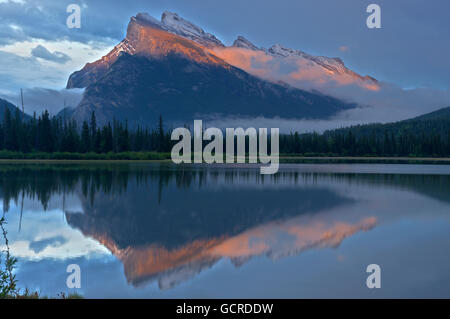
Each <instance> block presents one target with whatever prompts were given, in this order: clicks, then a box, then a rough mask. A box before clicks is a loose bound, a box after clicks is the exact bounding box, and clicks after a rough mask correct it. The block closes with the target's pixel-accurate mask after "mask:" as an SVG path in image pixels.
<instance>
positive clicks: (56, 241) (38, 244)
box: [29, 236, 67, 254]
mask: <svg viewBox="0 0 450 319" xmlns="http://www.w3.org/2000/svg"><path fill="white" fill-rule="evenodd" d="M66 242H67V239H66V238H64V237H63V236H55V237H51V238H46V239H42V240H38V241H34V242H31V243H30V245H29V246H30V249H31V250H32V251H34V252H35V253H36V254H38V253H40V252H41V251H43V250H44V249H45V248H47V247H59V246H62V245H64V244H65V243H66Z"/></svg>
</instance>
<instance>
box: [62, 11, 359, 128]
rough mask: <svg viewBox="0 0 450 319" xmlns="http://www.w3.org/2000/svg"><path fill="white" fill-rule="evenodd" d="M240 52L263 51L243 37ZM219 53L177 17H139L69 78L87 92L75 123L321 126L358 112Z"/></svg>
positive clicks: (195, 28)
mask: <svg viewBox="0 0 450 319" xmlns="http://www.w3.org/2000/svg"><path fill="white" fill-rule="evenodd" d="M234 46H235V47H239V48H245V49H250V50H260V49H258V48H257V47H256V46H255V45H253V44H252V43H251V42H250V41H248V40H246V39H245V38H243V37H239V38H238V39H237V40H236V41H235V43H234ZM218 47H219V48H220V47H224V45H223V44H222V43H221V42H220V41H219V40H218V39H217V38H216V37H214V36H213V35H212V34H210V33H207V32H205V31H204V30H202V29H201V28H200V27H198V26H196V25H194V24H193V23H191V22H188V21H186V20H184V19H183V18H181V17H179V16H178V15H177V14H173V13H170V12H165V13H164V14H163V15H162V19H161V21H158V20H156V19H154V18H152V17H151V16H149V15H147V14H137V15H136V17H132V18H131V20H130V23H129V25H128V29H127V35H126V37H125V39H124V40H122V41H121V42H120V43H119V44H118V45H117V46H115V47H114V49H113V50H112V51H111V52H110V53H108V54H107V55H106V56H104V57H102V58H101V59H100V60H98V61H96V62H93V63H88V64H86V66H85V67H84V68H83V69H81V70H80V71H77V72H75V73H73V74H72V75H71V76H70V78H69V81H68V83H67V87H68V88H75V87H77V88H80V87H86V91H85V93H84V97H83V99H82V101H81V103H80V104H79V105H78V107H77V108H76V109H75V110H74V112H73V115H72V116H73V117H74V118H75V119H76V120H78V121H82V120H87V119H89V118H90V115H91V112H92V111H95V112H96V115H97V120H98V122H99V124H100V125H101V124H106V123H107V122H108V121H112V120H113V119H116V120H119V121H125V120H127V121H128V123H129V125H130V126H135V125H138V124H139V125H154V124H155V123H156V121H157V119H158V117H159V115H162V116H163V118H164V119H165V120H166V122H169V123H179V124H185V123H190V122H191V121H192V120H193V119H194V118H200V119H208V118H217V117H223V116H238V117H244V118H245V117H259V116H262V117H271V118H273V117H281V118H313V119H318V118H320V119H323V118H327V117H330V116H332V115H334V114H336V113H337V112H339V111H342V110H346V109H349V108H353V107H355V105H354V104H349V103H345V102H342V101H340V100H338V99H335V98H332V97H329V96H325V95H322V94H319V93H311V92H307V91H303V90H299V89H295V88H293V87H290V86H288V85H287V84H283V83H272V82H270V81H267V80H263V79H261V78H258V77H255V76H252V75H250V74H248V73H246V72H245V71H243V70H241V69H238V68H236V67H234V66H232V65H231V64H229V63H227V62H226V61H225V60H223V59H221V58H219V57H218V56H216V55H215V54H214V51H213V49H214V48H218ZM272 51H273V52H272ZM267 52H272V53H271V54H278V51H276V50H275V49H273V50H272V48H271V49H269V51H267ZM280 52H281V51H280ZM280 54H281V53H280ZM332 62H333V63H335V64H336V68H337V67H338V66H340V63H339V61H338V60H332ZM342 66H343V64H342Z"/></svg>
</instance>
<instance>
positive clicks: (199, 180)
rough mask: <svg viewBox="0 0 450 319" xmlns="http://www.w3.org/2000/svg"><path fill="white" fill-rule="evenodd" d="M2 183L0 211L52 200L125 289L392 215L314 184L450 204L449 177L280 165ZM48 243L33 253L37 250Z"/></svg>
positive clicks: (93, 169) (307, 244)
mask: <svg viewBox="0 0 450 319" xmlns="http://www.w3.org/2000/svg"><path fill="white" fill-rule="evenodd" d="M0 181H1V184H0V196H1V198H2V199H3V214H6V213H7V212H8V210H9V206H10V203H11V201H14V202H16V203H17V206H18V207H20V205H21V203H22V205H23V201H26V200H29V199H34V200H36V199H37V200H38V201H39V202H40V203H41V205H42V208H43V210H46V209H47V208H48V205H49V201H50V199H51V198H52V197H54V196H59V197H60V198H61V201H60V204H61V207H62V210H63V211H64V214H65V218H66V220H67V223H68V224H69V225H70V226H71V227H72V228H75V229H78V230H80V231H81V232H82V234H83V235H84V236H85V237H90V238H93V239H95V240H96V241H98V242H99V243H101V244H102V245H104V246H105V247H106V248H107V249H108V250H109V251H110V252H112V254H114V256H116V257H117V258H118V259H119V260H120V261H121V262H122V263H123V266H124V272H125V276H126V278H127V281H128V282H129V283H131V284H132V285H135V286H137V285H140V284H143V283H147V282H150V281H154V280H156V281H157V282H158V284H159V287H160V288H172V287H174V286H176V285H177V284H178V283H180V282H183V281H185V280H187V279H189V278H192V277H194V276H195V275H196V274H198V273H200V272H201V271H202V270H205V269H208V268H211V267H212V266H213V265H214V264H216V263H217V262H218V261H219V260H221V259H223V258H227V259H230V260H231V262H232V263H233V264H234V265H235V266H236V267H239V266H241V265H243V264H245V263H246V262H247V261H248V260H250V259H251V258H253V257H256V256H262V255H264V256H267V257H268V258H271V259H273V260H277V259H279V258H282V257H285V256H290V255H297V254H299V253H301V252H303V251H305V250H309V249H316V248H325V247H331V248H332V247H337V246H339V245H340V244H341V242H342V241H343V240H344V239H345V238H347V237H349V236H352V235H353V234H355V233H357V232H361V231H369V230H370V229H372V228H373V227H375V226H376V225H377V224H379V223H383V222H384V221H386V220H389V219H390V218H393V217H392V216H378V215H377V214H376V210H374V211H367V212H360V213H358V214H356V213H354V212H351V210H349V211H348V213H344V214H343V213H342V208H345V207H347V206H348V207H349V206H351V205H352V204H353V203H354V202H355V201H356V199H355V198H354V196H352V195H351V194H346V192H345V190H343V191H341V192H340V191H336V190H335V189H332V188H330V187H327V186H326V183H321V181H332V182H337V183H341V184H343V185H353V186H354V185H355V184H356V185H358V184H361V185H365V186H369V187H370V186H373V187H377V186H378V187H379V186H388V187H394V188H397V189H408V190H412V191H414V192H418V193H421V194H422V195H425V196H428V197H432V198H434V199H436V200H439V201H444V202H447V203H448V202H450V187H449V186H450V176H448V175H411V174H401V175H394V174H357V173H317V172H308V171H302V170H301V169H300V170H298V169H284V170H283V169H282V170H281V171H280V173H279V174H277V175H273V176H263V175H260V174H259V170H258V169H254V168H251V167H249V168H239V169H234V168H231V169H224V168H220V167H208V166H200V167H183V166H174V165H168V164H157V165H154V164H152V165H149V164H120V165H119V164H110V165H106V164H102V165H94V164H92V165H62V164H60V165H19V164H15V165H3V166H2V167H1V168H0ZM425 184H426V185H427V187H424V185H425ZM67 196H75V197H76V198H78V200H79V202H80V207H81V209H80V211H73V210H70V209H66V207H65V198H66V197H67ZM338 209H340V210H339V212H340V213H339V214H337V213H335V212H336V211H337V210H338ZM344 211H345V209H344ZM21 222H22V221H21ZM46 243H47V242H46V240H45V239H43V241H42V242H37V243H34V246H33V247H32V246H31V244H30V247H32V248H33V249H34V252H35V253H40V252H42V251H44V249H45V246H42V245H44V244H46ZM58 243H59V244H64V243H65V239H64V238H58ZM39 245H41V246H42V247H41V246H39Z"/></svg>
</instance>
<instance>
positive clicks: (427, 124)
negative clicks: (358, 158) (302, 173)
mask: <svg viewBox="0 0 450 319" xmlns="http://www.w3.org/2000/svg"><path fill="white" fill-rule="evenodd" d="M348 131H351V132H352V134H354V135H355V136H356V137H370V136H378V137H380V136H384V135H385V134H386V133H387V134H388V135H391V134H392V135H394V136H399V135H411V136H422V135H423V136H432V135H439V136H441V137H442V138H448V137H450V107H445V108H442V109H439V110H437V111H434V112H431V113H427V114H424V115H420V116H417V117H415V118H411V119H408V120H403V121H399V122H393V123H386V124H379V123H374V124H365V125H356V126H351V127H346V128H341V129H336V130H331V131H327V132H325V134H326V135H327V134H333V133H336V132H338V133H339V132H348Z"/></svg>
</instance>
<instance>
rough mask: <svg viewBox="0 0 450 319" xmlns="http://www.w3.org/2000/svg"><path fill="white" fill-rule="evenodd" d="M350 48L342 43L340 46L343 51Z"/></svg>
mask: <svg viewBox="0 0 450 319" xmlns="http://www.w3.org/2000/svg"><path fill="white" fill-rule="evenodd" d="M348 50H350V48H349V47H348V46H346V45H341V46H340V47H339V51H341V52H347V51H348Z"/></svg>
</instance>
